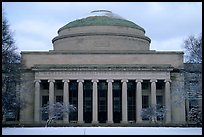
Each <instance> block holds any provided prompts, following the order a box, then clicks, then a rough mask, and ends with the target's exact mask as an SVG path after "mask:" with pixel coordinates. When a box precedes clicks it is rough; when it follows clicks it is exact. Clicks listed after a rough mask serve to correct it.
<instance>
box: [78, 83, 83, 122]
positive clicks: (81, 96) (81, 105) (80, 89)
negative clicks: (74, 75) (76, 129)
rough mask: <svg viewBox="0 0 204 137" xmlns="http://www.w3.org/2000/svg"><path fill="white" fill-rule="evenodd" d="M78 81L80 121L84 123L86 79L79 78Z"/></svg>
mask: <svg viewBox="0 0 204 137" xmlns="http://www.w3.org/2000/svg"><path fill="white" fill-rule="evenodd" d="M77 82H78V123H84V120H83V82H84V80H77Z"/></svg>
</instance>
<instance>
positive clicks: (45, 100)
mask: <svg viewBox="0 0 204 137" xmlns="http://www.w3.org/2000/svg"><path fill="white" fill-rule="evenodd" d="M48 102H49V96H42V104H41V106H42V107H45V106H46V105H47V104H48ZM41 117H42V120H43V121H46V120H48V118H49V115H48V110H47V109H45V108H44V109H43V110H42V113H41Z"/></svg>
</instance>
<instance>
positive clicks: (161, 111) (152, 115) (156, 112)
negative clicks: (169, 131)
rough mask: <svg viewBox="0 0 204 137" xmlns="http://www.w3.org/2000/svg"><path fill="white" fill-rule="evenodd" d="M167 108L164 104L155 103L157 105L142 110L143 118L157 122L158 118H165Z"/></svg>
mask: <svg viewBox="0 0 204 137" xmlns="http://www.w3.org/2000/svg"><path fill="white" fill-rule="evenodd" d="M166 111H167V110H166V108H165V106H162V105H159V104H157V105H155V106H152V105H151V106H149V107H148V108H143V109H142V111H141V117H142V118H143V119H148V120H149V121H150V122H154V123H156V122H157V119H158V120H163V119H164V118H165V115H166Z"/></svg>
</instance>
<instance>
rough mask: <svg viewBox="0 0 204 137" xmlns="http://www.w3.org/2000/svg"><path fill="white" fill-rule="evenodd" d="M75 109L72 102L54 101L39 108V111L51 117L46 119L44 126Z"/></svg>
mask: <svg viewBox="0 0 204 137" xmlns="http://www.w3.org/2000/svg"><path fill="white" fill-rule="evenodd" d="M75 111H77V108H76V107H75V106H74V105H72V104H63V103H61V102H56V103H54V104H52V105H50V104H47V105H45V106H43V107H42V108H41V112H42V113H44V114H47V116H48V114H50V115H51V117H49V118H48V119H47V122H46V125H45V126H46V127H47V126H49V125H50V124H51V123H52V121H53V120H57V119H62V118H63V116H64V115H65V114H68V115H69V114H70V113H72V112H75Z"/></svg>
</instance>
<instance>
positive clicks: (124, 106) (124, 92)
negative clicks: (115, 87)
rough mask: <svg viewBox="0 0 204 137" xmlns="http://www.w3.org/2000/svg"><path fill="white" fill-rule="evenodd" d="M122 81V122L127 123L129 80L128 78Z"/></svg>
mask: <svg viewBox="0 0 204 137" xmlns="http://www.w3.org/2000/svg"><path fill="white" fill-rule="evenodd" d="M121 82H122V123H127V122H128V121H127V82H128V80H127V79H125V80H121Z"/></svg>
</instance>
